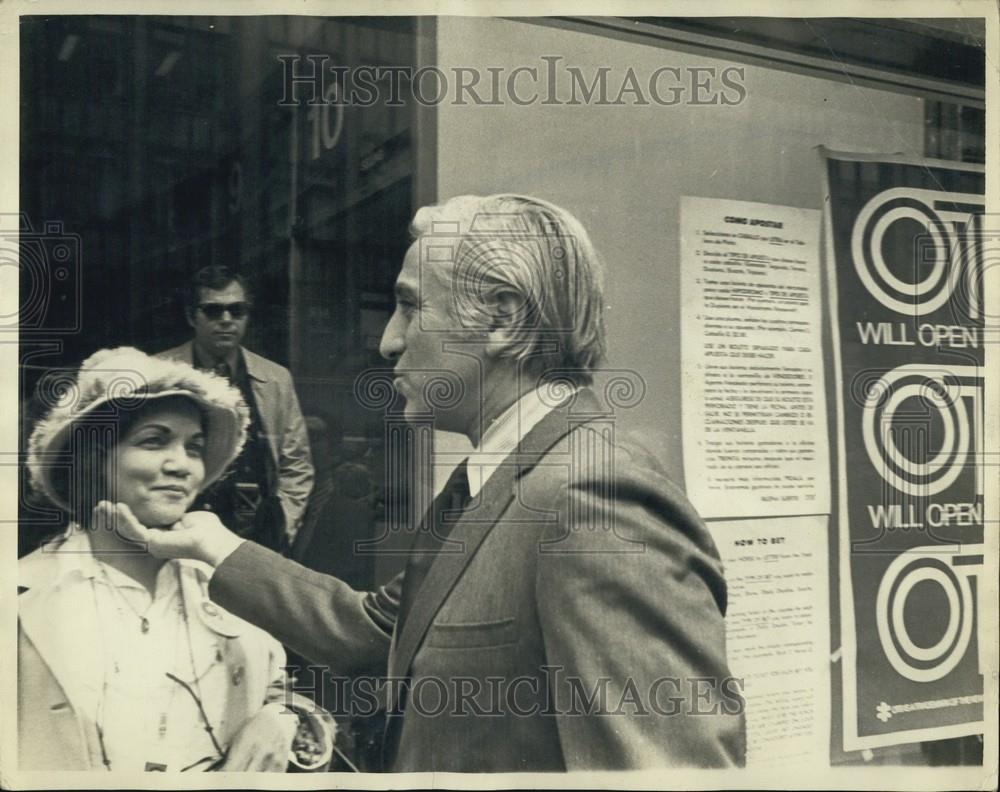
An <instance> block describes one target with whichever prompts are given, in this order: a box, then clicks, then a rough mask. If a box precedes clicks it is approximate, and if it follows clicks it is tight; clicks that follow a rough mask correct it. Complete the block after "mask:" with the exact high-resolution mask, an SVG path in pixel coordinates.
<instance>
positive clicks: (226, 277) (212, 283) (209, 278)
mask: <svg viewBox="0 0 1000 792" xmlns="http://www.w3.org/2000/svg"><path fill="white" fill-rule="evenodd" d="M230 283H238V284H239V285H240V286H241V287H242V289H243V293H244V294H245V295H246V299H247V302H250V290H249V289H248V288H247V283H246V280H244V278H243V276H242V275H240V274H239V273H238V272H236V271H234V270H233V269H231V268H229V267H227V266H225V265H223V264H213V265H212V266H209V267H202V268H201V269H200V270H198V271H197V272H196V273H195V274H194V275H192V276H191V280H190V282H189V283H188V288H187V290H186V292H185V294H184V310H185V311H186V312H187V314H188V316H192V315H193V314H194V312H195V309H196V308H197V307H198V303H200V302H201V290H202V289H211V290H212V291H222V290H223V289H225V288H226V287H227V286H228V285H229V284H230Z"/></svg>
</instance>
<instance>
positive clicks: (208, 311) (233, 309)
mask: <svg viewBox="0 0 1000 792" xmlns="http://www.w3.org/2000/svg"><path fill="white" fill-rule="evenodd" d="M198 310H199V311H201V312H202V313H203V314H205V316H207V317H208V318H209V319H211V320H212V321H213V322H214V321H216V320H218V319H221V318H222V314H224V313H225V312H226V311H229V315H230V316H231V317H233V319H242V318H243V317H244V316H246V315H247V314H249V313H250V303H248V302H242V301H240V302H231V303H214V302H207V303H199V304H198Z"/></svg>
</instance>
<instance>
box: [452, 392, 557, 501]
mask: <svg viewBox="0 0 1000 792" xmlns="http://www.w3.org/2000/svg"><path fill="white" fill-rule="evenodd" d="M551 411H552V405H551V404H549V403H547V402H546V401H544V400H543V399H542V397H541V394H540V393H539V390H538V389H537V388H536V389H534V390H530V391H528V392H527V393H525V394H524V395H523V396H521V398H520V399H518V400H517V401H516V402H514V403H513V404H512V405H511V406H510V407H508V408H507V409H506V410H504V411H503V412H502V413H501V414H500V415H499V417H497V419H496V420H494V421H493V423H491V424H490V425H489V427H488V428H487V430H486V431H485V432H484V433H483V437H482V440H480V442H479V446H478V447H476V448H475V449H473V451H472V453H471V454H470V455H469V494H470V495H471V496H472V497H473V498H475V497H476V496H477V495H478V494H479V492H480V491H481V490H482V488H483V487H484V486H486V482H487V481H488V480H489V478H490V476H492V475H493V474H494V473H495V472H496V471H497V469H498V468H499V467H500V465H501V464H503V461H504V460H505V459H506V458H507V457H508V456H510V454H511V453H512V452H513V451H514V449H515V448H517V446H518V444H519V443H520V442H521V440H523V439H524V437H525V435H527V434H528V432H530V431H531V430H532V428H534V426H535V425H536V424H537V423H538V422H539V421H541V420H542V418H544V417H545V416H546V415H548V414H549V413H550V412H551Z"/></svg>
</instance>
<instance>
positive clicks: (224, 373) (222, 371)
mask: <svg viewBox="0 0 1000 792" xmlns="http://www.w3.org/2000/svg"><path fill="white" fill-rule="evenodd" d="M212 370H213V371H214V372H215V373H216V374H218V375H219V376H220V377H225V378H226V379H227V380H228V379H229V378H230V376H231V375H232V371H231V370H230V369H229V364H228V363H227V362H226V361H224V360H223V361H222V362H221V363H216V364H215V367H214V368H213V369H212Z"/></svg>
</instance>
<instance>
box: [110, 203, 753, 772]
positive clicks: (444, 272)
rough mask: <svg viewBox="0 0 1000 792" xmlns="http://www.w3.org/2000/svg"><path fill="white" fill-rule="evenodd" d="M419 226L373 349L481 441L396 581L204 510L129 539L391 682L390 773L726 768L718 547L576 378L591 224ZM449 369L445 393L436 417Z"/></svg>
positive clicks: (590, 315) (432, 216) (731, 709)
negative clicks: (349, 574)
mask: <svg viewBox="0 0 1000 792" xmlns="http://www.w3.org/2000/svg"><path fill="white" fill-rule="evenodd" d="M413 232H414V236H415V242H414V244H413V245H412V247H411V248H410V250H409V251H408V252H407V254H406V258H405V260H404V263H403V268H402V271H401V272H400V274H399V277H398V279H397V282H396V303H397V305H396V311H395V313H394V314H393V316H392V318H391V319H390V321H389V324H388V326H387V327H386V329H385V332H384V335H383V338H382V346H381V350H382V353H383V355H384V356H385V357H386V358H387V359H388V360H390V361H392V362H393V363H394V370H393V371H394V376H395V385H396V388H397V390H399V392H400V393H402V395H403V396H404V397H405V399H406V413H407V415H408V416H409V417H410V418H411V419H412V420H414V421H420V420H427V418H428V417H429V416H430V417H432V418H433V421H434V425H435V426H436V428H438V429H443V430H449V431H453V432H461V433H463V434H465V435H466V436H467V437H468V438H469V440H470V442H471V443H472V445H473V446H474V449H475V450H474V451H473V453H472V454H471V455H470V456H469V458H468V459H466V460H464V461H463V462H462V463H461V464H459V465H458V466H457V467H456V468H455V470H454V472H453V473H452V476H451V477H450V479H449V481H448V483H447V484H446V485H445V487H444V489H443V491H442V492H441V494H440V495H439V496H438V497H437V498H436V499H435V501H434V503H433V504H432V507H431V509H430V510H429V513H428V514H427V515H426V516H425V518H424V520H423V521H422V523H421V525H420V530H418V531H417V532H416V539H415V542H414V546H413V549H412V551H411V555H410V558H409V561H408V563H407V567H406V570H405V571H404V572H403V573H401V574H400V575H399V576H398V577H397V578H395V579H394V580H392V581H391V582H390V583H389V584H387V585H386V586H384V587H382V588H381V589H379V590H377V591H374V592H367V593H363V592H355V591H353V590H352V589H351V588H350V587H348V586H347V585H346V584H344V583H343V582H341V581H339V580H337V579H335V578H332V577H328V576H324V575H320V574H318V573H314V572H311V571H309V570H306V569H304V568H303V567H301V566H298V565H296V564H295V563H294V562H291V561H288V560H287V559H283V558H281V557H280V556H278V555H276V554H274V553H271V552H269V551H267V550H266V549H264V548H261V547H259V546H255V545H254V544H252V543H246V542H241V541H240V539H239V538H238V537H235V536H233V535H232V534H231V533H229V532H228V531H227V530H226V529H225V528H224V527H223V526H222V525H221V524H220V523H219V522H218V520H217V519H216V518H214V517H213V516H212V515H207V514H204V513H199V514H191V515H188V516H187V517H186V518H185V520H184V521H183V524H182V525H180V526H178V530H175V531H172V532H169V533H158V534H157V533H153V532H149V531H145V530H143V529H142V527H141V526H137V525H136V524H135V523H134V521H132V520H130V519H128V515H127V514H123V518H124V522H125V523H127V527H126V528H123V530H127V531H129V532H130V535H131V536H133V537H134V538H136V539H139V540H142V541H147V542H149V543H150V548H151V550H152V552H153V553H156V554H163V555H189V556H193V557H196V558H199V559H201V560H203V561H206V562H208V563H210V564H212V565H213V566H215V567H216V571H215V573H214V576H213V578H212V583H211V589H210V592H211V595H212V597H213V598H214V599H216V600H217V601H218V602H219V603H220V604H221V605H223V606H224V607H225V608H227V609H228V610H230V611H232V612H233V613H236V614H238V615H240V616H242V617H243V618H245V619H248V620H250V621H252V622H254V623H256V624H258V625H260V626H261V627H263V628H264V629H266V630H268V631H269V632H271V633H272V634H273V635H275V636H276V637H277V638H279V639H280V640H281V641H283V642H285V643H286V644H288V645H289V646H292V647H294V648H295V649H296V650H297V651H299V652H300V653H301V654H303V655H304V656H306V657H309V658H311V659H313V660H315V661H317V662H318V663H322V664H324V665H325V666H327V667H328V668H329V670H330V671H331V672H332V673H334V674H337V675H344V676H350V677H352V678H355V679H356V678H357V677H358V676H359V675H364V674H373V675H375V676H376V677H378V678H380V679H381V681H382V682H385V683H386V684H385V685H384V687H383V689H382V690H381V691H379V692H380V693H384V694H385V698H386V699H387V703H388V712H389V718H388V727H387V732H386V739H385V751H384V755H385V758H386V768H387V769H390V770H395V771H419V770H433V771H467V772H481V771H543V770H556V771H559V770H575V769H630V768H662V767H674V766H709V767H720V766H722V767H724V766H733V765H739V764H742V761H743V751H744V737H743V728H744V726H743V714H742V698H741V696H740V685H739V683H738V681H736V680H733V679H731V678H730V677H729V673H728V669H727V664H726V656H725V636H724V620H723V617H724V613H725V606H726V587H725V581H724V578H723V574H722V566H721V563H720V561H719V558H718V554H717V552H716V549H715V547H714V545H713V543H712V540H711V538H710V536H709V534H708V531H707V530H706V528H705V526H704V524H703V523H702V521H701V519H700V518H699V517H698V515H697V514H696V513H695V511H694V509H693V508H692V507H691V505H690V504H689V503H688V501H687V499H686V498H685V496H684V494H683V493H682V492H681V491H680V490H679V489H678V488H677V487H676V486H675V485H674V484H672V483H671V482H670V481H669V480H668V479H667V478H666V476H665V475H664V473H663V470H662V468H661V467H660V465H659V464H658V463H657V462H656V461H655V460H654V459H653V458H652V457H651V456H650V455H649V454H648V453H646V452H645V451H644V450H643V449H642V448H640V447H638V446H636V445H631V444H628V443H625V442H622V441H620V440H616V439H615V437H614V434H615V433H614V431H613V429H611V428H610V427H611V426H612V425H613V416H612V420H611V421H610V422H609V420H608V411H607V407H606V405H602V404H601V403H600V402H599V400H598V399H597V398H596V397H595V395H594V393H593V392H592V391H591V390H590V389H589V388H588V385H589V384H590V383H591V382H592V378H593V375H594V371H595V369H596V368H597V366H598V365H599V363H600V361H601V360H602V358H603V354H604V328H603V320H602V308H603V292H602V269H601V264H600V262H599V259H598V257H597V255H596V253H595V251H594V250H593V248H592V246H591V243H590V241H589V238H588V236H587V233H586V231H585V230H584V229H583V228H582V226H581V225H580V224H579V222H578V221H576V219H575V218H573V217H572V215H570V214H569V213H568V212H566V211H565V210H563V209H560V208H559V207H557V206H554V205H552V204H550V203H547V202H545V201H541V200H538V199H534V198H529V197H526V196H517V195H497V196H490V197H487V198H480V197H474V196H463V197H460V198H455V199H452V200H451V201H449V202H447V203H445V204H443V205H441V206H435V207H425V208H424V209H421V210H420V211H419V212H418V213H417V215H416V217H415V219H414V223H413ZM442 377H443V378H444V379H446V380H450V381H451V383H452V386H453V388H455V389H456V390H455V391H454V392H455V393H458V394H460V395H461V398H454V399H450V400H447V404H445V405H442V404H440V403H437V404H436V403H435V401H437V402H440V401H442V399H440V398H438V399H435V398H434V393H435V391H436V389H437V387H438V385H439V384H440V380H441V378H442ZM386 678H387V679H386Z"/></svg>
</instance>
